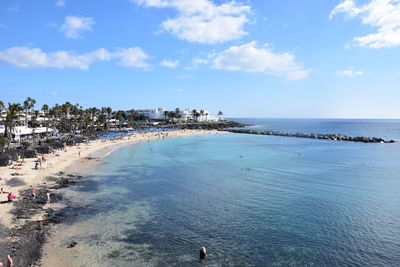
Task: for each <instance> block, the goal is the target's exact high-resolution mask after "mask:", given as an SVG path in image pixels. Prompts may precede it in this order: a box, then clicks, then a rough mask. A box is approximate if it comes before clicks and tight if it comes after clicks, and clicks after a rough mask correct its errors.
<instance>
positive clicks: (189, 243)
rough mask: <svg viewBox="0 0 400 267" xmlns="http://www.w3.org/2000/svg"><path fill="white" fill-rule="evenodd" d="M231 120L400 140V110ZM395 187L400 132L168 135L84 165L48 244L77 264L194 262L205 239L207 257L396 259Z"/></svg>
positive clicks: (244, 260) (238, 262) (398, 218)
mask: <svg viewBox="0 0 400 267" xmlns="http://www.w3.org/2000/svg"><path fill="white" fill-rule="evenodd" d="M235 120H236V121H239V122H243V123H251V124H254V125H253V126H251V128H257V129H268V130H279V131H297V132H313V133H337V134H346V135H350V136H376V137H382V138H385V139H394V140H397V141H400V121H399V120H319V119H318V120H317V119H309V120H300V119H235ZM399 192H400V143H397V142H396V143H394V144H365V143H355V142H340V141H329V140H315V139H306V138H294V137H278V136H259V135H242V134H216V135H202V136H193V137H185V138H176V139H166V140H161V141H155V142H149V143H142V144H138V145H133V146H127V147H123V148H120V149H119V150H117V151H115V152H113V153H112V154H110V155H108V156H107V157H105V158H104V159H103V160H102V161H101V162H100V163H99V164H97V165H96V167H95V168H93V169H91V170H88V171H87V173H86V175H85V177H84V178H83V179H82V181H81V182H80V183H79V184H78V185H77V186H74V187H71V188H69V189H68V190H67V191H66V197H65V201H66V203H67V204H68V206H69V207H70V208H69V209H68V212H67V216H66V218H65V220H64V223H63V224H61V225H59V226H57V227H56V228H55V230H56V233H55V234H54V235H53V238H54V239H57V242H55V241H53V243H52V246H54V247H55V248H56V249H58V250H59V251H63V252H62V253H61V254H62V255H61V254H60V257H66V258H68V261H69V262H72V264H73V265H72V266H198V265H199V262H198V251H199V248H200V247H202V246H205V247H206V248H207V252H208V253H207V259H206V262H205V263H204V264H203V265H202V266H398V265H399V263H400V194H399ZM71 241H75V242H77V246H76V247H75V248H71V249H65V247H66V244H68V243H69V242H71ZM61 248H63V249H61Z"/></svg>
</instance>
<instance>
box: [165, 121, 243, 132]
mask: <svg viewBox="0 0 400 267" xmlns="http://www.w3.org/2000/svg"><path fill="white" fill-rule="evenodd" d="M245 126H248V125H246V124H242V123H238V122H234V121H219V122H200V123H194V122H193V123H179V124H171V125H165V126H164V127H169V128H176V129H190V130H223V129H229V128H242V127H245Z"/></svg>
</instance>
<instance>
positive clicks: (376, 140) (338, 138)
mask: <svg viewBox="0 0 400 267" xmlns="http://www.w3.org/2000/svg"><path fill="white" fill-rule="evenodd" d="M226 131H229V132H232V133H241V134H258V135H274V136H288V137H302V138H314V139H324V140H334V141H350V142H363V143H394V142H395V141H394V140H385V139H383V138H378V137H363V136H356V137H352V136H347V135H341V134H315V133H293V132H278V131H260V130H251V129H230V130H226Z"/></svg>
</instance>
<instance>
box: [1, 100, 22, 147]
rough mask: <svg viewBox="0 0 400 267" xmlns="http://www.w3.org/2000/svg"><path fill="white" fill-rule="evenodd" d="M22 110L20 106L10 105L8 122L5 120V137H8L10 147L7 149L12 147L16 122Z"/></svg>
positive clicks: (7, 114) (7, 116)
mask: <svg viewBox="0 0 400 267" xmlns="http://www.w3.org/2000/svg"><path fill="white" fill-rule="evenodd" d="M21 110H22V107H21V105H20V104H11V103H8V108H7V113H6V120H5V123H4V124H5V132H4V135H5V136H6V137H7V141H8V145H7V148H8V147H9V146H10V142H11V139H12V131H13V129H14V126H15V121H16V120H17V119H18V118H19V112H20V111H21Z"/></svg>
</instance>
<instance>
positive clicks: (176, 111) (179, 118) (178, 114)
mask: <svg viewBox="0 0 400 267" xmlns="http://www.w3.org/2000/svg"><path fill="white" fill-rule="evenodd" d="M175 118H177V119H178V120H179V121H180V120H181V118H182V113H181V111H180V109H179V108H176V109H175Z"/></svg>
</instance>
